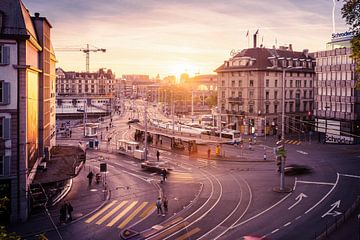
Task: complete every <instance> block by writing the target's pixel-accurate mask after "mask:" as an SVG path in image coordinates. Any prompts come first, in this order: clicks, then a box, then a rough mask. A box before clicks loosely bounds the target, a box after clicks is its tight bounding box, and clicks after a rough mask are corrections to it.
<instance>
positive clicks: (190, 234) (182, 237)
mask: <svg viewBox="0 0 360 240" xmlns="http://www.w3.org/2000/svg"><path fill="white" fill-rule="evenodd" d="M199 231H200V228H198V227H197V228H194V229H192V230H191V231H190V232H187V233H185V234H184V235H181V236H180V237H178V238H176V240H185V239H188V238H189V237H190V236H192V235H194V234H196V233H198V232H199Z"/></svg>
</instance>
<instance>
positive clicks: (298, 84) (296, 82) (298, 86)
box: [295, 80, 301, 88]
mask: <svg viewBox="0 0 360 240" xmlns="http://www.w3.org/2000/svg"><path fill="white" fill-rule="evenodd" d="M295 86H296V87H297V88H300V87H301V81H300V80H296V81H295Z"/></svg>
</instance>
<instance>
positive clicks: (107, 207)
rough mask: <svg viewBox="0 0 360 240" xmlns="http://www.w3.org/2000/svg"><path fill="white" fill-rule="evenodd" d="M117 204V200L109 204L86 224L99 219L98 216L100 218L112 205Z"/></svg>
mask: <svg viewBox="0 0 360 240" xmlns="http://www.w3.org/2000/svg"><path fill="white" fill-rule="evenodd" d="M116 202H117V200H114V201H112V202H111V203H109V204H108V205H106V206H105V207H103V208H102V209H101V210H100V211H98V212H97V213H96V214H94V215H92V216H91V217H90V218H88V219H87V220H86V221H85V222H86V223H91V222H92V221H94V219H95V218H97V217H98V216H100V215H101V214H102V213H103V212H105V211H106V210H108V209H109V208H110V207H111V206H112V205H114V204H115V203H116Z"/></svg>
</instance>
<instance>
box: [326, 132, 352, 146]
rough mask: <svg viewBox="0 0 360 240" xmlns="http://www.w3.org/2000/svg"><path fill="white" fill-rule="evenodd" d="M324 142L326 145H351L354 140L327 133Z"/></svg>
mask: <svg viewBox="0 0 360 240" xmlns="http://www.w3.org/2000/svg"><path fill="white" fill-rule="evenodd" d="M325 141H326V143H337V144H353V143H354V138H353V137H347V136H341V135H335V134H330V133H327V134H326V138H325Z"/></svg>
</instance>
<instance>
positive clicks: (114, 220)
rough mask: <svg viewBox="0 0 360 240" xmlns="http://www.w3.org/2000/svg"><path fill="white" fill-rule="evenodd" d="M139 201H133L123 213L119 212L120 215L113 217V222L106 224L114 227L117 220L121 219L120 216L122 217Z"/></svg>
mask: <svg viewBox="0 0 360 240" xmlns="http://www.w3.org/2000/svg"><path fill="white" fill-rule="evenodd" d="M137 203H138V201H134V202H132V203H131V204H130V205H129V206H127V207H126V208H125V209H124V210H123V211H122V212H121V213H119V215H117V216H116V217H115V218H113V220H111V222H109V223H108V224H106V226H107V227H112V226H113V225H114V224H115V223H116V222H117V221H119V219H120V218H122V217H123V216H124V215H125V214H126V213H127V212H128V211H130V210H131V209H132V208H133V207H134V206H135V205H136V204H137Z"/></svg>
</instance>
